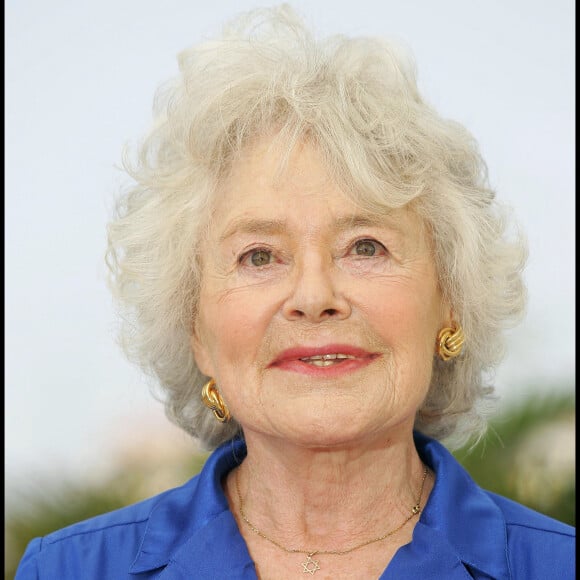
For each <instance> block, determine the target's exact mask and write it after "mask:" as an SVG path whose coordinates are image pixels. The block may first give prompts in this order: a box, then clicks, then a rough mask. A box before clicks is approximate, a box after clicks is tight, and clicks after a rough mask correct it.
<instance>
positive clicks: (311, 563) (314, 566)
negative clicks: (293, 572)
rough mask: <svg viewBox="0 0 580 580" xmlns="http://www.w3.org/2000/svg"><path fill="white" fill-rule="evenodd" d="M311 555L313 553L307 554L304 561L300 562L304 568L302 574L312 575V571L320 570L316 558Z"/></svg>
mask: <svg viewBox="0 0 580 580" xmlns="http://www.w3.org/2000/svg"><path fill="white" fill-rule="evenodd" d="M312 556H314V554H308V555H307V556H306V562H302V568H304V569H303V570H302V572H303V573H304V574H312V575H313V576H314V572H316V570H320V566H319V565H318V561H317V560H313V559H312Z"/></svg>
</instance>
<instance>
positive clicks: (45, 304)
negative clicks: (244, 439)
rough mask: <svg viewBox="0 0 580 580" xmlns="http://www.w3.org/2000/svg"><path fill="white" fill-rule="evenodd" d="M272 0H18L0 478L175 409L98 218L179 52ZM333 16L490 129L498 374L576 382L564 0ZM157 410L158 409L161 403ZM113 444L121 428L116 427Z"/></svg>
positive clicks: (519, 390) (13, 10)
mask: <svg viewBox="0 0 580 580" xmlns="http://www.w3.org/2000/svg"><path fill="white" fill-rule="evenodd" d="M269 4H271V3H268V2H265V3H260V2H256V1H237V2H234V1H226V0H212V1H207V0H203V1H195V0H164V1H157V2H153V1H147V0H99V1H97V0H94V1H92V2H88V1H81V0H51V1H50V2H45V1H42V0H18V1H16V0H8V1H7V2H6V3H5V17H6V20H5V22H6V24H5V27H6V41H5V47H6V57H5V63H6V77H5V88H6V91H5V96H6V101H5V102H6V105H5V107H6V108H5V120H6V133H5V141H6V153H5V165H6V182H5V184H6V202H5V209H6V212H5V215H6V218H5V220H6V222H5V227H6V230H5V231H6V234H5V236H6V238H5V240H6V250H5V259H6V261H5V263H6V266H5V268H6V270H5V272H6V276H5V279H6V293H5V296H6V299H5V300H6V302H5V312H6V327H5V339H6V347H5V360H6V370H5V378H6V395H5V400H6V423H5V424H6V427H5V429H6V439H5V445H6V455H5V457H6V480H7V483H8V484H9V485H10V484H11V483H14V482H18V481H20V482H23V481H26V480H29V479H34V480H35V481H36V482H38V481H41V480H42V478H47V477H56V476H58V477H60V476H75V475H79V474H81V475H82V474H85V475H86V474H90V473H93V472H94V470H95V469H100V468H102V467H104V466H106V464H107V459H108V457H110V454H111V452H112V451H111V450H112V449H113V447H114V445H115V441H116V439H115V438H116V437H124V436H125V435H119V428H120V427H121V428H122V426H123V425H126V426H129V427H128V428H129V429H135V430H145V431H146V430H148V429H149V427H148V426H147V425H146V424H145V425H144V424H143V422H141V423H139V422H138V421H137V419H138V417H141V416H143V415H144V414H149V415H148V416H153V417H156V418H162V417H163V411H162V408H161V406H160V404H159V403H157V402H155V401H154V400H153V399H152V397H151V395H150V394H149V392H148V387H147V383H146V380H145V378H144V377H142V376H141V374H140V373H139V371H138V370H137V369H135V368H133V367H132V366H130V364H129V363H128V362H126V361H125V359H124V358H123V355H122V354H121V352H120V349H119V348H118V346H117V344H116V342H115V341H116V338H115V335H114V332H113V327H114V317H113V310H112V306H111V301H110V298H109V293H108V290H107V288H106V285H105V281H104V279H105V275H104V272H105V268H104V261H103V255H104V251H105V224H106V222H107V219H108V216H109V211H110V208H111V206H112V199H113V195H114V194H115V192H116V191H117V190H118V188H119V185H120V184H121V183H123V182H124V181H125V178H124V177H123V176H122V174H121V173H120V172H119V171H118V170H117V169H116V168H115V166H116V165H118V164H119V162H120V159H121V149H122V147H123V144H124V143H125V142H135V141H136V140H137V139H139V138H140V137H141V136H142V134H143V133H144V132H145V131H146V130H147V129H148V126H149V122H150V119H151V106H152V102H153V95H154V91H155V89H156V87H157V86H158V85H159V84H160V83H161V82H162V81H165V80H166V79H168V78H170V77H172V76H174V75H175V74H176V73H177V61H176V55H177V53H178V52H179V51H181V50H182V49H183V48H185V47H187V46H189V45H191V44H195V43H197V42H199V41H200V40H202V39H204V38H207V37H209V36H211V35H213V34H214V33H216V32H217V31H219V29H220V28H221V25H222V24H223V23H224V22H226V21H227V20H229V19H230V18H231V17H232V16H233V15H235V14H236V13H238V12H239V11H243V10H246V9H248V8H253V7H257V6H262V5H269ZM291 4H292V5H293V6H294V7H295V8H297V9H298V11H299V12H300V13H302V15H303V16H304V17H305V18H306V20H307V21H308V22H310V23H311V24H312V25H313V26H314V28H315V29H316V30H317V31H318V32H319V33H322V34H326V33H344V34H348V35H357V36H358V35H375V36H385V37H388V38H394V39H396V40H399V41H402V42H404V43H405V44H407V45H408V46H409V47H410V48H411V50H412V51H413V53H414V55H415V57H416V60H417V66H418V75H419V76H418V78H419V84H420V88H421V90H422V92H423V94H424V96H425V97H426V98H427V100H428V101H429V102H430V103H431V104H432V105H434V106H435V108H437V109H438V110H439V111H440V112H441V113H442V114H443V115H445V116H448V117H451V118H454V119H455V120H457V121H460V122H462V123H463V124H464V125H466V126H467V128H468V129H469V130H470V131H471V132H472V133H473V134H474V135H475V137H476V139H477V140H478V141H479V143H480V146H481V149H482V152H483V155H484V157H485V158H486V160H487V162H488V166H489V171H490V179H491V183H492V185H493V186H494V187H495V188H496V190H497V194H498V197H499V198H500V199H502V200H504V201H505V202H507V203H509V204H510V205H512V206H513V207H514V208H515V211H516V213H517V215H518V217H519V220H520V223H521V224H522V226H523V227H524V229H525V230H526V231H527V233H528V236H529V245H530V258H529V263H528V267H527V271H526V279H527V282H528V287H529V307H528V314H527V318H526V321H525V322H524V323H523V324H522V325H521V326H520V327H519V328H518V329H517V330H515V331H512V332H511V333H510V340H509V354H508V356H507V358H506V360H505V363H504V364H503V365H502V367H501V368H500V369H499V371H498V375H497V388H498V392H499V393H500V395H501V396H502V397H503V398H504V399H505V400H506V401H508V400H509V399H510V398H515V397H522V396H524V394H525V392H527V391H529V390H530V389H531V388H532V387H533V388H537V389H538V390H540V391H542V390H553V389H555V388H572V385H573V383H574V381H575V360H574V359H575V357H574V351H575V344H574V341H575V323H574V320H575V302H574V290H575V286H574V273H575V272H574V270H575V261H574V240H573V237H574V227H575V222H574V210H575V203H574V125H575V117H574V100H575V98H574V97H575V95H574V91H575V78H574V65H575V62H574V32H575V31H574V20H575V13H574V12H575V9H574V2H573V1H572V0H552V1H550V2H547V1H545V0H542V1H539V0H481V1H475V0H473V1H470V0H397V1H390V0H384V1H380V0H348V1H341V0H311V1H310V2H308V1H295V2H291ZM161 421H163V419H161ZM119 443H121V442H119Z"/></svg>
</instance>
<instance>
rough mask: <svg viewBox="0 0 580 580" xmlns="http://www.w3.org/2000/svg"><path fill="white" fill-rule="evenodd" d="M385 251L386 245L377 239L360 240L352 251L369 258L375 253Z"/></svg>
mask: <svg viewBox="0 0 580 580" xmlns="http://www.w3.org/2000/svg"><path fill="white" fill-rule="evenodd" d="M385 251H386V250H385V246H383V245H382V244H381V243H379V242H377V241H375V240H358V241H357V242H355V244H354V246H353V248H352V253H354V254H356V255H357V256H364V257H367V258H370V257H372V256H374V255H375V254H380V253H384V252H385Z"/></svg>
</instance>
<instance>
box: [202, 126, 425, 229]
mask: <svg viewBox="0 0 580 580" xmlns="http://www.w3.org/2000/svg"><path fill="white" fill-rule="evenodd" d="M212 221H213V225H214V227H215V228H216V229H217V230H218V231H219V236H220V238H222V239H223V238H224V237H225V236H227V235H230V234H231V233H232V231H233V232H236V231H240V230H244V231H255V232H263V233H267V232H266V230H268V231H273V230H274V229H277V230H283V229H284V228H285V227H292V223H293V221H294V222H295V223H298V222H299V223H300V225H301V226H304V225H308V224H311V225H312V226H313V227H316V226H317V225H320V224H322V223H328V224H331V225H332V226H334V227H335V229H339V230H343V229H348V228H349V227H350V228H357V227H388V228H390V229H393V230H396V231H399V232H400V233H405V232H407V233H411V232H412V231H413V232H414V233H418V230H421V231H422V230H423V224H422V220H420V219H419V217H418V215H417V214H416V213H415V212H414V211H412V210H411V208H410V207H408V206H407V207H403V208H398V209H389V208H388V207H387V205H386V204H385V206H384V207H383V208H380V209H379V208H375V210H374V211H371V210H370V209H369V208H368V207H363V204H362V203H360V202H359V203H355V201H354V200H353V199H352V197H351V196H349V195H347V194H346V193H345V192H344V191H343V190H342V189H341V188H340V187H339V186H338V184H337V183H336V182H335V181H333V180H332V179H331V177H330V175H329V172H328V171H327V169H326V166H325V163H324V159H323V157H322V155H321V154H320V152H319V150H318V149H317V148H316V147H315V146H314V145H312V144H310V143H308V142H300V143H298V144H296V145H295V146H294V147H293V148H292V149H291V150H284V149H283V148H282V147H281V146H280V144H279V143H278V142H277V141H275V140H274V139H273V138H272V137H264V138H262V139H259V140H258V141H256V142H255V143H254V144H252V145H250V146H247V147H246V148H244V149H243V150H242V152H241V153H240V155H239V156H238V157H237V158H236V160H235V161H234V162H233V163H232V166H231V168H230V171H229V173H228V175H227V176H226V177H225V179H224V180H223V181H222V183H221V186H220V188H219V190H218V193H217V196H216V200H215V203H214V211H213V220H212Z"/></svg>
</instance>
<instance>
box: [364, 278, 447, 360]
mask: <svg viewBox="0 0 580 580" xmlns="http://www.w3.org/2000/svg"><path fill="white" fill-rule="evenodd" d="M376 290H377V291H376V292H373V293H371V294H369V295H368V300H366V310H367V319H368V320H369V321H370V323H371V325H372V326H373V327H374V328H375V329H376V330H377V332H378V334H379V335H380V336H381V337H382V339H383V340H384V341H385V343H386V344H387V346H389V347H391V348H393V349H394V350H395V351H396V350H397V349H398V350H399V351H400V353H401V354H403V353H406V354H407V355H409V356H410V355H412V354H413V353H414V354H415V355H416V356H417V357H421V358H424V357H426V360H427V359H428V362H429V364H430V363H431V356H432V354H433V352H434V348H435V346H434V345H435V340H436V335H437V332H438V324H439V318H440V312H439V308H440V303H439V300H438V298H437V295H436V293H435V292H430V293H425V292H418V291H417V289H416V288H412V287H400V288H396V289H391V290H390V291H385V289H384V287H383V288H382V292H380V289H379V288H377V289H376Z"/></svg>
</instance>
